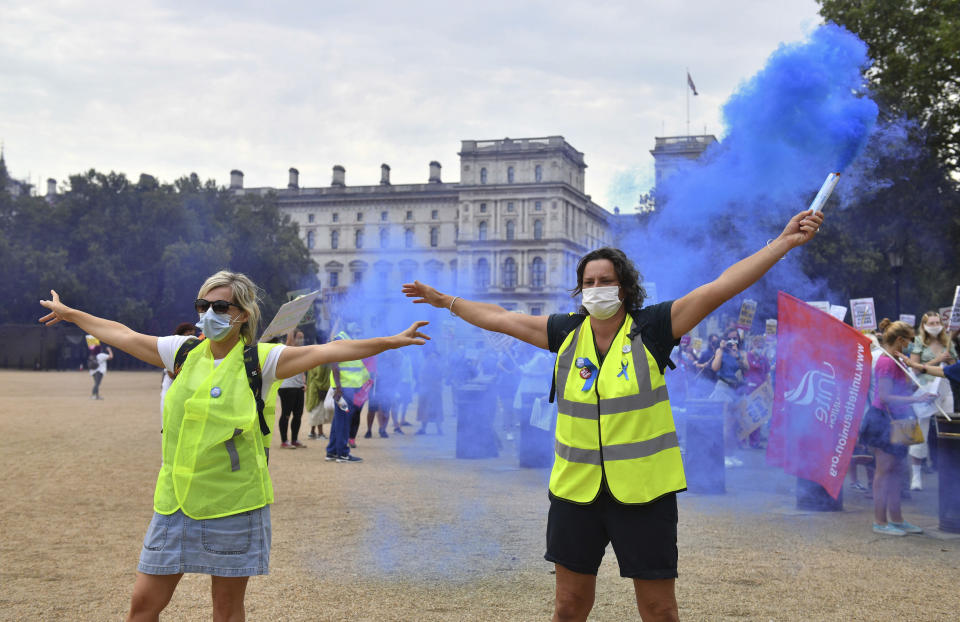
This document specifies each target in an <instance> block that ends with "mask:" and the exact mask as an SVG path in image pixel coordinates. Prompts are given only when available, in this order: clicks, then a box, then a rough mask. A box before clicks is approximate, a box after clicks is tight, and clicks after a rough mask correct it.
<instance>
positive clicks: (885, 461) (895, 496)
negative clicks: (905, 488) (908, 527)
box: [873, 449, 903, 525]
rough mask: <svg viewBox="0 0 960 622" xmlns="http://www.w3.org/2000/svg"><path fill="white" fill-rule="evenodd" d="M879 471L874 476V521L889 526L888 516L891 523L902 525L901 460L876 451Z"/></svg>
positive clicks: (878, 450)
mask: <svg viewBox="0 0 960 622" xmlns="http://www.w3.org/2000/svg"><path fill="white" fill-rule="evenodd" d="M874 455H875V456H876V460H877V470H876V473H874V475H873V519H874V522H876V523H877V524H878V525H886V524H887V514H888V513H889V516H890V521H891V522H894V523H902V522H903V516H902V515H901V514H900V488H901V482H900V476H901V471H902V468H901V464H900V462H901V459H900V458H897V457H896V456H893V455H891V454H888V453H887V452H885V451H882V450H880V449H877V450H875V452H874Z"/></svg>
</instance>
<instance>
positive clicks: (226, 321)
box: [195, 307, 233, 341]
mask: <svg viewBox="0 0 960 622" xmlns="http://www.w3.org/2000/svg"><path fill="white" fill-rule="evenodd" d="M195 326H196V327H197V328H199V329H200V330H201V331H203V334H204V336H205V337H206V338H207V339H212V340H213V341H220V340H221V339H223V338H224V337H226V336H227V333H229V332H230V329H231V328H232V327H233V322H232V321H231V320H230V316H229V315H228V314H226V313H214V312H213V308H212V307H211V308H209V309H207V312H206V313H204V314H203V315H201V316H200V321H198V322H197V323H196V325H195Z"/></svg>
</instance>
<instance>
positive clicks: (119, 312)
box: [0, 170, 316, 334]
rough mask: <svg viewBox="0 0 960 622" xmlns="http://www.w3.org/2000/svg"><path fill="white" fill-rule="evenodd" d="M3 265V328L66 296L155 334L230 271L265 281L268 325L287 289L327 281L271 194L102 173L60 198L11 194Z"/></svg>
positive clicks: (74, 181) (3, 217)
mask: <svg viewBox="0 0 960 622" xmlns="http://www.w3.org/2000/svg"><path fill="white" fill-rule="evenodd" d="M0 265H3V266H4V268H3V276H2V278H0V299H2V300H3V301H4V304H3V305H0V322H34V321H36V319H37V318H38V317H39V316H40V315H41V312H42V308H41V307H40V306H39V304H37V303H38V301H39V300H40V299H42V298H47V297H49V292H50V289H55V290H57V292H58V293H59V294H60V296H61V297H62V298H63V300H64V302H66V303H67V304H69V305H71V306H74V307H77V308H80V309H83V310H84V311H88V312H90V313H93V314H94V315H99V316H102V317H107V318H111V319H115V320H117V321H119V322H122V323H124V324H126V325H128V326H130V327H131V328H133V329H134V330H138V331H142V332H146V333H150V334H169V333H170V332H171V331H172V330H173V328H174V327H175V326H176V325H177V324H178V323H180V322H183V321H192V320H193V319H194V318H195V317H196V312H195V311H194V310H193V300H194V299H195V298H196V293H197V290H198V289H199V287H200V285H201V284H202V283H203V281H204V279H205V278H206V277H207V276H209V275H211V274H213V273H214V272H216V271H218V270H221V269H229V270H234V271H237V272H243V273H245V274H247V275H248V276H249V277H250V278H251V279H253V281H254V282H255V283H256V284H257V285H258V286H259V287H260V288H261V289H262V292H261V296H262V302H261V308H262V310H263V314H264V317H265V318H267V319H269V318H270V317H271V316H272V314H273V313H275V312H276V309H277V308H278V307H279V306H280V305H281V304H282V303H284V302H286V292H287V291H290V290H293V289H298V288H301V287H308V286H311V285H315V280H316V265H315V264H314V262H313V261H312V260H311V259H310V256H309V252H308V251H307V249H306V247H305V246H304V244H303V243H302V241H301V240H300V238H299V236H298V229H297V225H296V224H295V223H292V222H291V221H290V218H289V217H288V216H283V215H281V213H280V210H279V209H278V207H277V204H276V201H275V200H274V198H273V197H272V196H270V195H267V196H263V197H261V196H250V195H246V196H237V195H235V194H233V193H231V192H229V191H228V190H225V189H223V188H218V187H217V186H216V184H215V183H214V182H212V181H208V182H206V183H205V184H201V183H200V181H199V180H198V179H197V178H196V176H191V177H189V178H188V177H184V178H181V179H178V180H177V181H175V182H174V183H173V184H165V183H159V182H158V181H157V180H156V179H155V178H153V177H151V176H149V175H141V176H140V179H139V180H138V181H136V182H133V181H131V180H130V179H128V178H127V177H126V176H125V175H123V174H118V173H112V172H111V173H109V174H104V173H98V172H97V171H94V170H91V171H89V172H87V173H85V174H82V175H75V176H73V177H71V178H70V185H69V189H68V190H67V191H66V192H65V193H63V194H61V195H58V196H57V197H56V199H55V200H54V201H52V202H48V201H46V200H45V199H43V198H39V197H17V198H14V197H11V196H10V195H9V194H7V193H6V192H2V191H0Z"/></svg>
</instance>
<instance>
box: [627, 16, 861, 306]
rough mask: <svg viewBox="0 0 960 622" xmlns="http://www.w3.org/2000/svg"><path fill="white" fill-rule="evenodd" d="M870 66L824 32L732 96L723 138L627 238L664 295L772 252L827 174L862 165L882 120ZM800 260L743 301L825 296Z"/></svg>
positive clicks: (839, 34)
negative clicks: (869, 80) (868, 78)
mask: <svg viewBox="0 0 960 622" xmlns="http://www.w3.org/2000/svg"><path fill="white" fill-rule="evenodd" d="M868 64H869V59H868V58H867V48H866V45H865V44H864V43H863V42H862V41H860V40H859V39H858V38H857V37H856V36H854V35H853V34H851V33H850V32H849V31H847V30H845V29H843V28H841V27H839V26H836V25H834V24H827V25H825V26H821V27H820V28H818V29H817V30H815V31H814V32H813V33H812V34H811V35H810V37H809V38H808V39H807V40H805V41H802V42H798V43H789V44H782V45H781V46H780V47H779V48H778V49H777V50H776V51H775V52H774V53H773V54H772V55H771V57H770V59H769V60H768V62H767V64H766V66H765V67H764V68H763V69H762V70H761V71H760V72H759V73H757V74H756V75H755V76H753V77H752V78H751V79H749V80H748V81H746V82H745V83H744V84H743V85H742V86H741V88H740V89H739V90H738V91H737V92H736V93H735V94H734V95H733V96H731V98H730V99H729V101H728V102H727V103H726V104H725V106H724V109H723V116H724V123H725V126H726V137H725V138H724V140H723V141H722V142H721V143H718V144H715V145H713V146H711V148H709V149H708V150H707V151H706V152H705V153H704V154H703V156H702V157H701V158H700V159H699V160H698V161H696V162H691V163H690V165H689V166H687V167H685V168H683V169H681V170H680V171H679V172H678V173H676V174H675V175H673V176H672V177H669V178H667V179H666V180H665V181H664V182H663V183H662V184H661V185H660V187H658V188H657V190H656V193H657V212H656V213H655V214H654V215H653V216H652V217H651V218H650V219H649V220H648V221H647V222H645V223H643V224H642V225H641V226H638V227H637V228H636V229H635V230H634V231H632V232H630V233H628V234H627V235H626V236H624V237H625V241H624V242H623V246H624V250H625V251H626V252H627V253H628V254H629V255H630V256H631V257H632V258H633V259H634V261H636V262H637V264H638V267H639V268H640V269H641V272H642V273H644V275H645V276H646V277H647V278H648V280H651V281H654V282H656V283H657V286H658V291H659V292H660V294H661V298H663V299H665V298H672V297H677V296H681V295H683V294H685V293H686V292H688V291H690V290H691V289H693V288H694V287H696V286H698V285H701V284H703V283H705V282H708V281H710V280H712V279H714V278H716V277H717V276H718V275H719V272H720V271H721V270H722V269H723V268H724V267H726V266H728V265H730V264H732V263H734V262H735V261H737V260H739V259H741V258H742V257H745V256H747V255H749V254H751V253H753V252H755V251H756V250H757V249H759V248H761V247H762V246H764V244H765V243H766V241H767V240H769V239H771V238H774V237H776V236H777V235H778V234H779V233H780V231H781V230H782V227H783V225H784V224H785V223H786V221H787V220H788V219H789V218H790V217H791V216H792V215H793V214H795V213H796V212H798V211H800V210H802V209H804V208H806V207H807V205H809V202H810V200H811V199H812V198H813V196H814V194H816V191H817V190H818V189H819V187H820V185H821V184H822V183H823V180H824V178H825V177H826V175H827V174H828V173H831V172H842V171H844V170H845V169H846V168H847V167H848V166H849V165H850V164H851V163H852V162H853V161H854V159H855V158H856V156H857V155H858V154H859V153H860V152H861V150H862V149H863V147H864V145H865V144H866V142H867V141H868V139H869V138H870V137H871V133H872V132H873V130H874V127H875V123H876V119H877V113H878V109H877V105H876V104H875V103H874V102H873V101H872V100H871V99H870V98H869V93H868V91H867V88H866V84H865V82H864V78H863V75H862V71H863V69H864V68H865V67H867V66H868ZM841 184H843V178H841ZM828 222H829V220H828ZM828 226H829V225H828ZM665 258H669V260H665ZM796 262H797V260H796V254H795V253H794V254H791V255H789V256H788V257H787V258H786V259H785V260H784V261H781V262H780V264H778V266H777V267H775V268H774V270H772V271H771V273H770V274H768V275H767V277H766V278H765V279H763V280H762V281H761V282H760V283H759V284H758V285H756V286H754V288H753V289H752V291H749V292H748V293H747V294H746V296H748V297H751V298H754V299H758V300H764V299H766V300H773V299H774V294H775V290H776V289H786V290H787V291H790V292H791V293H794V294H795V295H797V296H800V297H808V296H809V297H814V296H825V295H826V292H824V291H823V285H822V284H821V283H818V282H816V281H810V280H809V279H807V278H806V277H804V276H803V274H802V273H801V271H800V269H799V266H798V265H797V263H796ZM807 299H811V298H807Z"/></svg>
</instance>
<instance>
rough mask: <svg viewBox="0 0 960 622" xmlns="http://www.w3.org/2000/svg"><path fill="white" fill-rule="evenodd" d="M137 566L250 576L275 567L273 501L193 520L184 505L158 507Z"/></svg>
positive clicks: (172, 571) (160, 571)
mask: <svg viewBox="0 0 960 622" xmlns="http://www.w3.org/2000/svg"><path fill="white" fill-rule="evenodd" d="M137 570H139V571H140V572H142V573H144V574H158V575H162V574H179V573H181V572H195V573H199V574H209V575H213V576H217V577H251V576H254V575H260V574H267V573H269V571H270V506H269V505H265V506H264V507H262V508H259V509H256V510H251V511H249V512H241V513H240V514H233V515H231V516H223V517H221V518H208V519H206V520H194V519H192V518H190V517H189V516H186V515H185V514H184V513H183V511H182V510H177V511H176V512H174V513H173V514H158V513H156V512H154V513H153V519H152V520H151V521H150V526H149V527H148V528H147V535H146V537H144V539H143V549H142V550H141V551H140V563H139V564H137Z"/></svg>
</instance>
